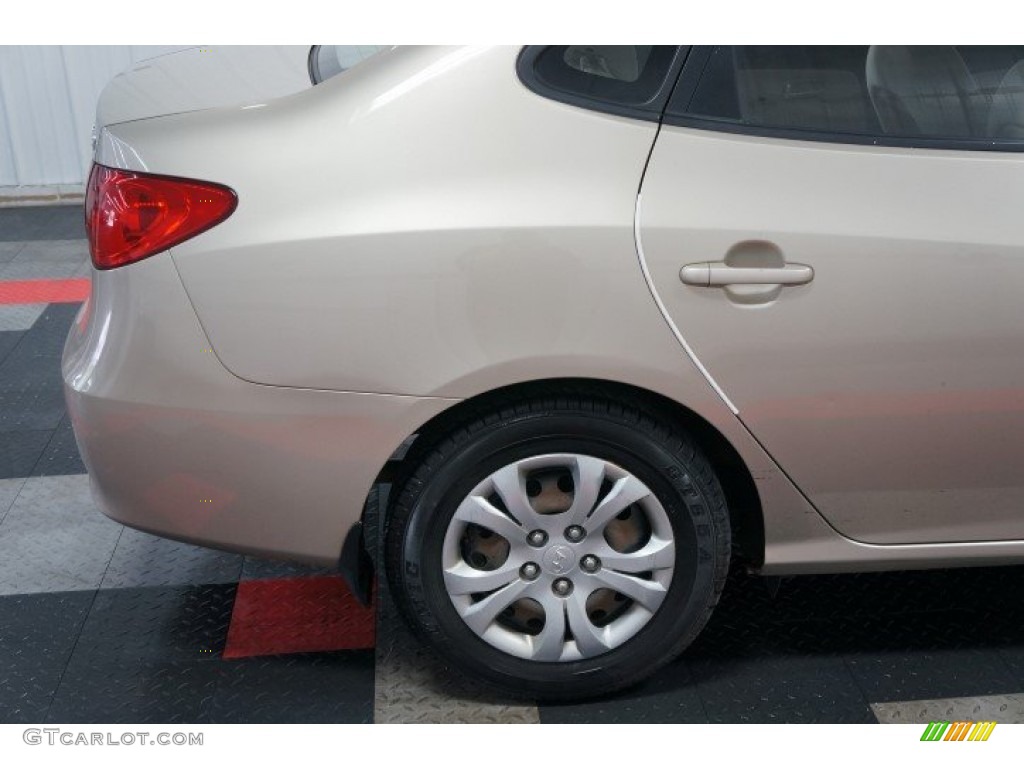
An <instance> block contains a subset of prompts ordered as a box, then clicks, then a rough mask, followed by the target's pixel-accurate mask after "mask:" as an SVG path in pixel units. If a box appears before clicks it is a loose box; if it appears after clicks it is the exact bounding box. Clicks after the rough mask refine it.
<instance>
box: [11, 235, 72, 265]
mask: <svg viewBox="0 0 1024 768" xmlns="http://www.w3.org/2000/svg"><path fill="white" fill-rule="evenodd" d="M87 258H89V243H88V241H86V240H32V241H29V242H27V243H25V245H24V247H23V248H22V249H21V251H19V252H18V255H17V256H15V257H14V258H13V259H12V260H11V261H10V263H11V264H33V263H35V264H38V263H60V262H71V263H73V264H75V265H78V264H80V263H81V262H82V261H83V260H84V259H87Z"/></svg>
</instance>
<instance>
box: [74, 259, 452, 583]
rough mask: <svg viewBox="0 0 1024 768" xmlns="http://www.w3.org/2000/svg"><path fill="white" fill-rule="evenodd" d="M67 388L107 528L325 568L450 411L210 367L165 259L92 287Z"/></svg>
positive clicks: (418, 401)
mask: <svg viewBox="0 0 1024 768" xmlns="http://www.w3.org/2000/svg"><path fill="white" fill-rule="evenodd" d="M254 343H255V342H254ZM63 376H64V385H65V394H66V398H67V403H68V409H69V412H70V414H71V419H72V423H73V425H74V428H75V435H76V438H77V441H78V445H79V449H80V451H81V453H82V458H83V460H84V461H85V464H86V467H87V468H88V470H89V474H90V476H91V478H92V486H93V489H94V493H95V495H96V498H97V500H98V501H99V503H100V504H101V506H102V507H103V509H104V510H105V511H106V513H107V514H108V515H109V516H110V517H112V518H113V519H115V520H118V521H120V522H122V523H124V524H126V525H129V526H131V527H134V528H139V529H141V530H145V531H149V532H151V533H155V534H158V535H161V536H166V537H168V538H173V539H178V540H182V541H188V542H192V543H195V544H201V545H206V546H212V547H217V548H221V549H228V550H232V551H237V552H245V553H252V554H259V555H265V556H272V557H282V558H288V559H296V560H303V561H307V562H311V563H318V564H335V563H337V562H338V559H339V557H340V555H341V553H342V548H343V543H344V542H345V540H346V537H347V536H348V534H349V532H350V531H351V530H352V529H353V527H354V526H356V525H357V524H358V523H359V521H360V517H361V515H362V509H363V504H364V501H365V499H366V495H367V493H368V492H369V490H370V488H371V486H372V484H373V482H374V480H375V478H376V476H377V474H378V473H379V472H380V470H381V468H382V467H383V466H384V464H385V463H386V462H387V460H388V458H389V456H391V454H392V453H393V452H394V451H395V449H397V448H398V446H399V445H400V444H401V443H402V441H403V440H404V439H405V438H406V437H407V436H408V435H409V434H411V433H413V432H415V431H416V430H417V429H418V428H419V426H420V425H422V424H423V422H425V421H426V420H428V419H429V418H430V417H432V416H433V415H435V414H437V413H439V412H440V411H442V410H444V409H445V408H446V407H448V406H449V405H450V404H451V402H452V401H450V400H446V399H441V398H414V397H399V396H393V395H377V394H367V393H352V392H328V391H322V390H309V389H293V388H286V387H273V386H264V385H258V384H253V383H250V382H247V381H243V380H241V379H239V378H237V377H235V376H234V375H232V374H231V373H229V372H228V371H227V370H226V369H225V368H224V367H223V365H221V363H220V361H219V360H218V359H217V357H216V355H215V354H214V353H213V352H212V351H211V349H210V345H209V342H208V341H207V339H206V336H205V334H204V333H203V330H202V327H201V326H200V324H199V320H198V318H197V317H196V315H195V312H194V311H193V308H192V305H191V303H190V302H189V300H188V297H187V295H186V293H185V290H184V288H183V286H182V284H181V281H180V279H179V277H178V274H177V271H176V270H175V268H174V265H173V263H172V261H171V259H170V257H169V255H168V254H161V255H158V256H154V257H152V258H150V259H147V260H145V261H143V262H140V263H138V264H135V265H132V266H129V267H125V268H122V269H118V270H113V271H110V272H99V273H94V274H93V288H92V295H91V297H90V299H89V301H88V302H87V303H86V304H85V305H84V306H83V308H82V310H81V312H80V313H79V316H78V318H77V320H76V322H75V324H74V326H73V328H72V330H71V333H70V335H69V337H68V341H67V344H66V347H65V350H64V360H63ZM349 549H351V548H349Z"/></svg>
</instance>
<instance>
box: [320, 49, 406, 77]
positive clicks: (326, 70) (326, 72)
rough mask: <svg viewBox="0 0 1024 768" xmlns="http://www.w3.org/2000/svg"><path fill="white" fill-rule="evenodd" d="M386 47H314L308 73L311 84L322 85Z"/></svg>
mask: <svg viewBox="0 0 1024 768" xmlns="http://www.w3.org/2000/svg"><path fill="white" fill-rule="evenodd" d="M387 47H388V46H386V45H314V46H313V47H312V49H311V50H310V54H309V56H310V59H309V71H310V77H311V79H312V80H313V84H314V85H316V84H317V83H322V82H323V81H324V80H327V79H329V78H331V77H334V76H335V75H340V74H341V73H342V72H344V71H345V70H346V69H351V68H352V67H354V66H355V65H356V64H358V63H359V62H361V61H363V60H364V59H368V58H370V57H371V56H373V54H375V53H377V52H378V51H382V50H384V49H385V48H387Z"/></svg>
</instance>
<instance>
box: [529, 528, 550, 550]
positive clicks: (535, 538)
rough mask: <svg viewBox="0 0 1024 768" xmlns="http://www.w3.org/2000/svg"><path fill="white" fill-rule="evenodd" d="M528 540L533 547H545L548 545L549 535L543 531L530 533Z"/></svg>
mask: <svg viewBox="0 0 1024 768" xmlns="http://www.w3.org/2000/svg"><path fill="white" fill-rule="evenodd" d="M526 540H527V541H528V542H530V545H531V546H534V547H543V546H544V545H545V544H546V543H547V540H548V535H547V534H546V533H544V531H541V530H536V531H530V534H529V535H528V536H527V537H526Z"/></svg>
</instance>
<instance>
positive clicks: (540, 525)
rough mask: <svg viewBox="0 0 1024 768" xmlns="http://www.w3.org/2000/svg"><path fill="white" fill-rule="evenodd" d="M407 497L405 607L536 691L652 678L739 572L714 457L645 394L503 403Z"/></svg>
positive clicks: (398, 512)
mask: <svg viewBox="0 0 1024 768" xmlns="http://www.w3.org/2000/svg"><path fill="white" fill-rule="evenodd" d="M397 491H398V492H397V497H396V499H395V501H394V504H393V506H392V509H391V513H390V515H389V518H388V531H387V542H386V547H387V551H386V554H387V570H388V577H389V579H390V581H391V586H392V590H393V592H394V594H395V598H396V601H397V602H398V605H399V607H400V609H401V610H402V613H403V614H404V616H405V617H406V619H407V620H408V621H409V623H410V624H411V625H412V627H413V629H414V630H415V631H416V632H417V634H419V635H420V636H421V637H422V638H423V639H425V640H426V641H427V642H428V643H430V644H431V645H432V646H433V647H434V649H435V650H436V651H437V652H438V653H439V654H440V655H442V656H443V657H445V658H446V659H447V660H449V661H450V662H451V663H453V664H454V665H456V666H458V667H461V668H462V669H464V670H465V671H467V672H469V673H470V674H472V675H474V676H477V677H480V678H483V679H485V680H487V681H489V682H490V683H492V684H494V685H497V686H499V687H501V688H502V689H504V690H505V691H508V692H511V693H515V694H519V695H526V696H533V697H537V698H573V697H585V696H592V695H596V694H599V693H606V692H608V691H611V690H615V689H618V688H622V687H625V686H628V685H631V684H633V683H635V682H637V681H639V680H640V679H642V678H644V677H646V676H647V675H649V674H650V673H651V672H653V671H654V670H655V669H657V668H658V667H659V666H661V665H662V664H664V663H666V662H668V661H669V660H670V659H672V658H673V657H674V656H675V655H677V654H678V653H679V652H680V651H682V649H683V648H685V647H686V645H688V644H689V643H690V642H691V641H692V640H693V638H694V637H696V635H697V633H698V632H699V631H700V629H701V627H703V625H704V623H705V622H706V621H707V618H708V616H709V615H710V612H711V610H712V608H713V607H714V605H715V603H716V602H717V599H718V595H719V593H720V591H721V588H722V585H723V583H724V579H725V575H726V571H727V568H728V557H729V523H728V514H727V510H726V507H725V501H724V497H723V494H722V491H721V488H720V486H719V484H718V481H717V479H716V478H715V476H714V473H713V472H712V470H711V467H710V465H709V464H708V462H707V461H706V459H705V458H704V457H703V456H702V454H701V453H700V452H699V451H698V450H697V448H696V447H695V446H694V444H693V443H692V442H691V441H690V440H689V439H688V437H687V436H686V435H685V434H683V433H682V432H681V431H678V430H676V429H672V428H670V427H669V426H667V421H666V419H665V416H664V415H663V414H660V413H658V412H657V411H656V410H655V409H653V408H651V407H650V406H648V405H647V404H646V403H644V402H642V401H639V402H637V403H634V404H622V403H621V402H620V403H613V402H611V401H609V400H605V399H601V398H597V397H559V398H548V399H537V400H531V401H527V402H525V403H517V404H516V406H515V407H514V408H513V407H509V408H505V409H500V408H499V409H496V410H495V411H494V412H493V413H489V414H485V415H483V416H481V417H479V418H477V419H476V420H475V421H473V423H471V424H467V425H463V426H462V427H460V428H458V429H457V430H455V431H453V432H452V433H451V434H450V435H449V436H448V437H446V438H443V439H441V440H439V441H438V442H437V443H436V444H435V445H433V446H430V447H429V448H428V449H427V450H426V451H425V452H423V453H421V458H420V460H419V462H418V464H417V466H416V468H415V469H414V470H413V471H412V473H411V474H410V476H409V477H408V479H407V480H406V481H405V482H404V484H403V485H402V486H401V487H400V488H399V489H397Z"/></svg>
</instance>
